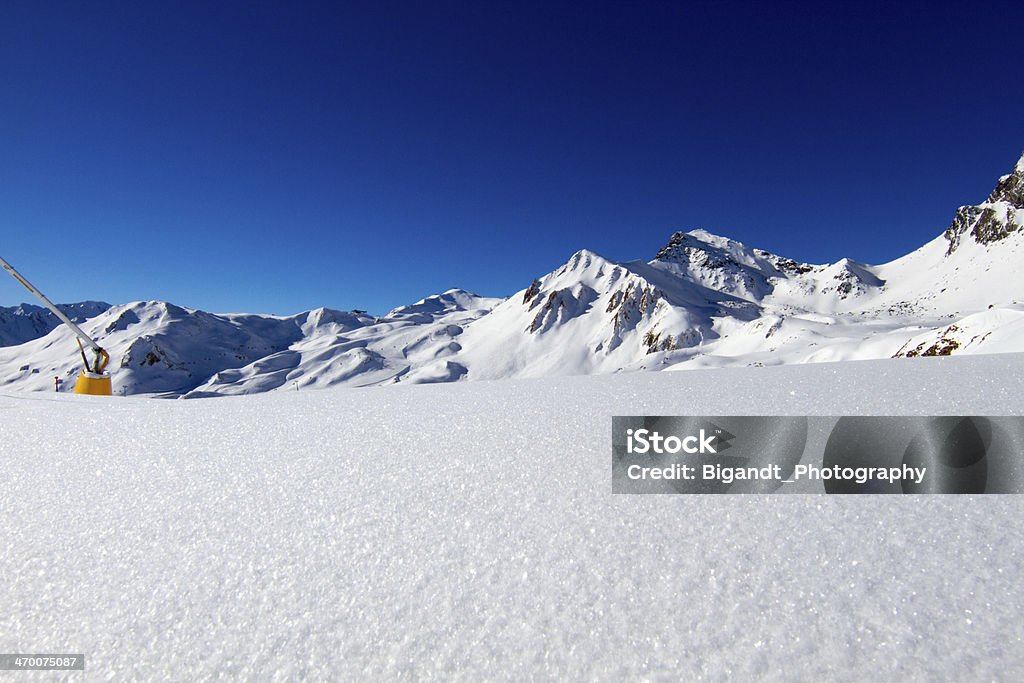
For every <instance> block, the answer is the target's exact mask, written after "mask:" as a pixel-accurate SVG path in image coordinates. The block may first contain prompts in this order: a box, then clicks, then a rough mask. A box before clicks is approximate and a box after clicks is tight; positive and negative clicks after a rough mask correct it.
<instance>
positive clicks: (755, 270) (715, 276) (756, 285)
mask: <svg viewBox="0 0 1024 683" xmlns="http://www.w3.org/2000/svg"><path fill="white" fill-rule="evenodd" d="M772 257H773V255H772V254H769V253H768V252H757V251H755V250H753V249H751V248H750V247H748V246H746V245H745V244H743V243H742V242H737V241H735V240H731V239H729V238H727V237H721V236H719V235H715V234H713V233H710V232H707V231H706V230H692V231H690V232H676V233H674V234H673V235H672V237H670V238H669V241H668V244H666V245H665V246H664V247H662V248H661V249H660V250H659V251H658V253H657V254H656V255H655V257H654V260H653V261H651V265H652V266H654V267H655V268H658V269H660V270H664V271H667V272H669V273H672V274H673V275H676V276H679V277H683V278H685V279H688V280H691V281H693V282H695V283H697V284H699V285H701V286H703V287H706V288H708V289H712V290H716V291H719V292H723V293H725V294H729V295H733V296H738V297H740V298H743V299H748V300H749V299H754V300H759V299H761V298H762V297H764V296H765V295H766V294H768V293H769V292H770V291H771V289H772V288H771V285H770V284H769V282H768V278H769V277H772V276H776V275H779V274H780V273H779V271H778V269H777V268H776V267H775V265H774V264H773V263H772Z"/></svg>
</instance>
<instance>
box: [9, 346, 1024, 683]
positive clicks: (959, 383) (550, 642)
mask: <svg viewBox="0 0 1024 683" xmlns="http://www.w3.org/2000/svg"><path fill="white" fill-rule="evenodd" d="M1022 408H1024V356H1022V355H1001V356H981V357H964V358H927V359H901V360H884V361H867V362H847V363H837V364H828V365H804V366H790V367H779V368H747V369H725V370H711V371H700V370H698V371H694V372H690V373H649V374H648V373H642V374H630V375H618V376H598V377H573V378H557V379H543V380H520V381H503V382H476V383H457V384H449V385H440V386H408V387H401V386H399V387H392V388H388V389H376V388H374V389H359V390H346V389H334V390H325V391H298V392H278V393H271V394H263V395H257V396H245V397H227V398H223V399H218V400H215V401H153V400H146V399H134V398H126V399H121V398H113V399H103V398H94V397H73V396H65V395H54V396H53V397H46V396H44V395H40V394H16V393H7V394H4V395H2V396H0V416H2V418H3V438H2V439H0V458H2V462H3V467H2V468H0V534H2V538H3V555H2V557H0V577H2V580H0V604H2V605H3V606H4V609H2V610H0V651H3V652H81V653H85V654H86V656H87V668H88V672H87V674H86V678H87V679H88V680H159V679H173V680H209V679H212V678H216V677H219V676H222V677H228V678H235V677H241V678H245V679H252V680H282V681H283V680H299V679H310V680H337V679H343V680H382V679H393V678H414V679H415V678H437V679H443V680H449V679H464V680H480V679H497V680H506V679H507V680H527V679H531V678H537V679H553V680H564V679H570V680H580V679H601V680H615V681H617V680H631V679H638V678H644V679H647V678H650V679H669V680H701V679H706V680H723V679H726V678H734V679H736V680H750V679H752V678H764V679H771V680H793V679H801V680H815V679H816V678H818V677H820V676H826V675H827V676H829V677H830V678H832V679H837V680H849V681H856V680H865V679H866V678H868V677H870V678H872V679H877V680H884V679H889V680H904V679H906V680H963V681H971V680H977V681H981V680H986V681H987V680H1007V681H1009V680H1022V679H1024V626H1022V621H1021V614H1022V610H1024V582H1022V581H1021V579H1020V568H1021V565H1022V563H1024V531H1022V527H1021V523H1020V522H1021V519H1022V512H1024V497H1020V496H1001V497H1000V496H989V497H984V496H981V497H966V496H965V497H940V496H934V497H881V496H874V497H868V496H864V497H845V498H844V497H827V496H823V495H822V496H815V495H792V496H784V495H779V496H720V497H711V496H685V497H684V496H613V495H612V494H611V462H610V461H611V457H610V443H609V441H610V417H611V416H612V415H614V414H698V415H701V414H706V415H715V414H724V415H730V414H783V415H804V414H819V415H832V414H879V415H900V414H950V413H952V414H1021V412H1022ZM71 678H72V679H73V680H78V679H75V678H74V676H72V677H71ZM79 678H80V677H79ZM19 680H21V679H19Z"/></svg>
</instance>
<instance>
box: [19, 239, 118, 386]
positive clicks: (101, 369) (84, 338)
mask: <svg viewBox="0 0 1024 683" xmlns="http://www.w3.org/2000/svg"><path fill="white" fill-rule="evenodd" d="M0 266H3V268H4V270H6V271H7V272H8V273H10V275H11V277H13V278H14V279H15V280H17V281H18V282H20V283H21V286H22V287H24V288H25V289H27V290H28V291H30V292H32V295H33V296H34V297H35V298H37V299H39V301H41V302H42V303H43V305H44V306H46V307H47V308H48V309H50V312H51V313H53V314H54V315H55V316H57V319H58V320H60V321H61V322H62V323H64V324H65V325H67V326H68V327H70V328H71V330H72V331H73V332H74V333H75V334H76V335H78V350H79V351H80V352H81V354H82V362H83V363H84V364H85V368H84V369H83V370H82V371H81V372H80V373H79V374H78V381H76V382H75V393H76V394H89V395H92V396H112V395H113V391H112V390H111V385H110V373H109V372H107V371H106V370H107V364H109V363H110V354H108V353H107V352H106V351H104V350H103V348H102V347H101V346H100V345H99V344H97V343H96V342H95V341H93V339H92V337H90V336H89V335H87V334H86V333H85V332H84V331H83V330H82V328H81V327H79V326H78V325H76V324H75V323H74V322H73V321H72V320H71V318H69V317H67V316H66V315H64V311H62V310H60V309H59V308H57V307H56V306H55V305H54V304H53V302H52V301H50V300H49V299H47V298H46V296H45V295H44V294H43V293H42V292H40V291H39V290H38V289H36V288H35V287H34V286H32V283H30V282H29V281H28V280H26V279H25V278H24V277H23V276H22V275H21V273H19V272H18V271H16V270H15V269H14V266H12V265H11V264H10V263H8V262H7V261H5V260H4V259H3V258H0ZM82 342H85V346H88V347H89V349H90V350H91V351H92V352H93V354H94V355H95V358H94V359H93V362H92V363H90V362H89V359H88V358H86V355H85V346H83V345H82Z"/></svg>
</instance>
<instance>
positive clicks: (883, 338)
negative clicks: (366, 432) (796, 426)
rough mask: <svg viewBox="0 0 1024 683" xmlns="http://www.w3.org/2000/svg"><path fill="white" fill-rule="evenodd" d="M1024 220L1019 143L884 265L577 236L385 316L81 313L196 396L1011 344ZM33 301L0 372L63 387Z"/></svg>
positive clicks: (65, 370)
mask: <svg viewBox="0 0 1024 683" xmlns="http://www.w3.org/2000/svg"><path fill="white" fill-rule="evenodd" d="M1022 228H1024V156H1022V157H1021V160H1020V161H1018V162H1017V165H1016V167H1015V168H1014V169H1013V171H1012V173H1010V174H1009V175H1006V176H1003V177H1002V178H1000V179H999V180H998V182H997V184H996V187H995V189H994V190H993V192H992V193H991V195H990V196H989V197H988V198H987V199H986V201H985V202H983V203H981V204H978V205H974V206H963V207H960V208H959V209H958V210H957V211H956V212H955V215H954V218H953V221H952V223H951V225H950V226H949V227H948V228H947V229H946V230H945V231H944V232H943V233H941V234H939V235H938V236H937V237H936V238H935V239H934V240H932V241H930V242H928V243H927V244H925V245H924V246H922V247H921V248H919V249H917V250H916V251H914V252H911V253H910V254H907V255H906V256H903V257H901V258H899V259H896V260H894V261H892V262H890V263H886V264H882V265H878V266H874V265H869V264H864V263H858V262H856V261H852V260H850V259H840V260H839V261H837V262H836V263H832V264H822V265H815V264H807V263H800V262H798V261H794V260H792V259H788V258H785V257H782V256H779V255H776V254H772V253H769V252H767V251H763V250H761V249H756V248H752V247H749V246H747V245H744V244H741V243H739V242H736V241H734V240H731V239H728V238H726V237H721V236H718V235H714V234H711V233H709V232H707V231H704V230H692V231H690V232H677V233H675V234H673V235H672V236H671V238H670V239H669V241H668V242H667V243H666V244H665V245H664V246H663V247H662V248H661V249H660V250H658V251H657V253H656V254H655V257H654V259H653V260H651V261H649V262H644V261H630V262H623V263H618V262H614V261H611V260H609V259H606V258H604V257H602V256H600V255H598V254H596V253H594V252H592V251H589V250H586V249H584V250H581V251H579V252H577V253H576V254H574V255H573V256H572V257H571V258H570V259H569V260H568V261H567V262H566V263H565V264H564V265H562V266H561V267H559V268H557V269H555V270H554V271H552V272H551V273H548V274H547V275H545V276H543V277H540V278H537V279H535V280H533V281H532V282H531V283H529V284H528V286H527V287H525V288H524V289H522V290H521V291H519V292H517V293H516V294H514V295H513V296H511V297H509V298H508V299H505V300H502V299H488V298H483V297H479V296H476V295H474V294H471V293H469V292H466V291H463V290H449V291H447V292H444V293H442V294H438V295H434V296H430V297H427V298H426V299H423V300H421V301H419V302H417V303H415V304H412V305H409V306H402V307H399V308H396V309H395V310H393V311H391V312H390V313H388V314H387V315H386V316H384V317H381V318H376V317H373V316H368V315H366V314H365V313H362V312H350V313H342V312H338V311H331V310H329V309H318V310H316V311H309V312H305V313H300V314H298V315H294V316H284V317H276V316H265V315H264V316H261V315H213V314H209V313H205V312H203V311H196V310H191V309H184V308H180V307H177V306H174V305H172V304H168V303H164V302H137V303H133V304H127V305H122V306H114V307H111V308H109V310H103V311H102V312H101V313H99V315H94V316H93V317H91V318H90V319H89V320H88V322H87V323H86V324H85V325H84V327H85V328H86V330H87V331H88V332H90V333H91V334H95V335H96V336H97V339H98V341H99V343H100V344H101V345H103V346H104V347H106V348H107V349H108V350H109V351H110V352H111V356H112V358H113V366H114V369H115V375H114V386H115V392H117V393H126V394H134V393H148V394H162V395H175V396H181V395H187V396H191V397H201V396H214V395H230V394H246V393H258V392H263V391H270V390H276V389H299V388H302V387H327V386H337V385H347V386H370V385H377V384H394V383H403V382H404V383H427V382H450V381H457V380H464V379H469V380H475V379H499V378H512V377H543V376H553V375H576V374H601V373H615V372H620V371H634V370H660V369H665V368H671V369H673V370H680V369H696V368H702V367H726V366H748V365H754V366H760V365H782V364H792V363H814V362H824V361H838V360H858V359H870V358H889V357H894V356H896V357H907V356H909V357H913V356H937V355H951V354H956V355H963V354H984V353H1007V352H1015V351H1024V335H1022V331H1024V278H1022V277H1020V275H1019V273H1018V271H1019V270H1020V265H1019V264H1021V263H1024V229H1022ZM524 284H525V283H524ZM18 310H22V311H26V310H29V307H22V309H18ZM30 313H31V311H30ZM33 315H35V314H34V313H33V314H31V315H27V314H25V313H21V314H14V313H10V309H4V310H0V333H2V334H3V335H5V336H4V337H3V338H5V339H10V340H13V341H15V342H16V341H17V340H19V339H27V341H25V342H24V343H21V344H19V345H17V346H8V347H6V348H0V385H6V386H9V387H12V388H21V389H29V390H52V387H53V377H54V376H59V377H61V378H64V379H65V380H70V379H71V378H73V376H74V374H75V372H76V369H77V368H78V367H79V361H78V359H77V356H76V355H75V353H74V352H75V349H76V346H75V344H74V341H73V338H72V336H71V334H70V332H69V331H68V330H66V329H63V328H57V329H53V325H52V324H49V323H46V324H43V323H39V324H36V323H35V322H33V321H34V320H35V318H33V317H32V316H33ZM4 316H6V317H4ZM49 330H52V331H49ZM44 332H48V334H44ZM40 335H43V336H40ZM71 385H72V382H71V381H65V383H64V387H65V389H68V390H69V389H70V387H71Z"/></svg>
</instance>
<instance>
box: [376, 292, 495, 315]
mask: <svg viewBox="0 0 1024 683" xmlns="http://www.w3.org/2000/svg"><path fill="white" fill-rule="evenodd" d="M501 301H502V299H496V298H492V297H486V296H480V295H479V294H474V293H473V292H470V291H467V290H465V289H458V288H453V289H449V290H446V291H444V292H442V293H440V294H432V295H430V296H428V297H425V298H423V299H420V300H419V301H417V302H416V303H414V304H408V305H406V306H399V307H398V308H396V309H394V310H392V311H391V312H390V313H388V314H387V315H386V316H384V317H385V318H399V317H407V316H426V317H427V318H430V319H433V318H434V317H437V316H439V315H444V314H448V313H455V312H459V311H486V310H490V309H492V308H494V307H495V306H496V305H498V304H499V303H500V302H501Z"/></svg>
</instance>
